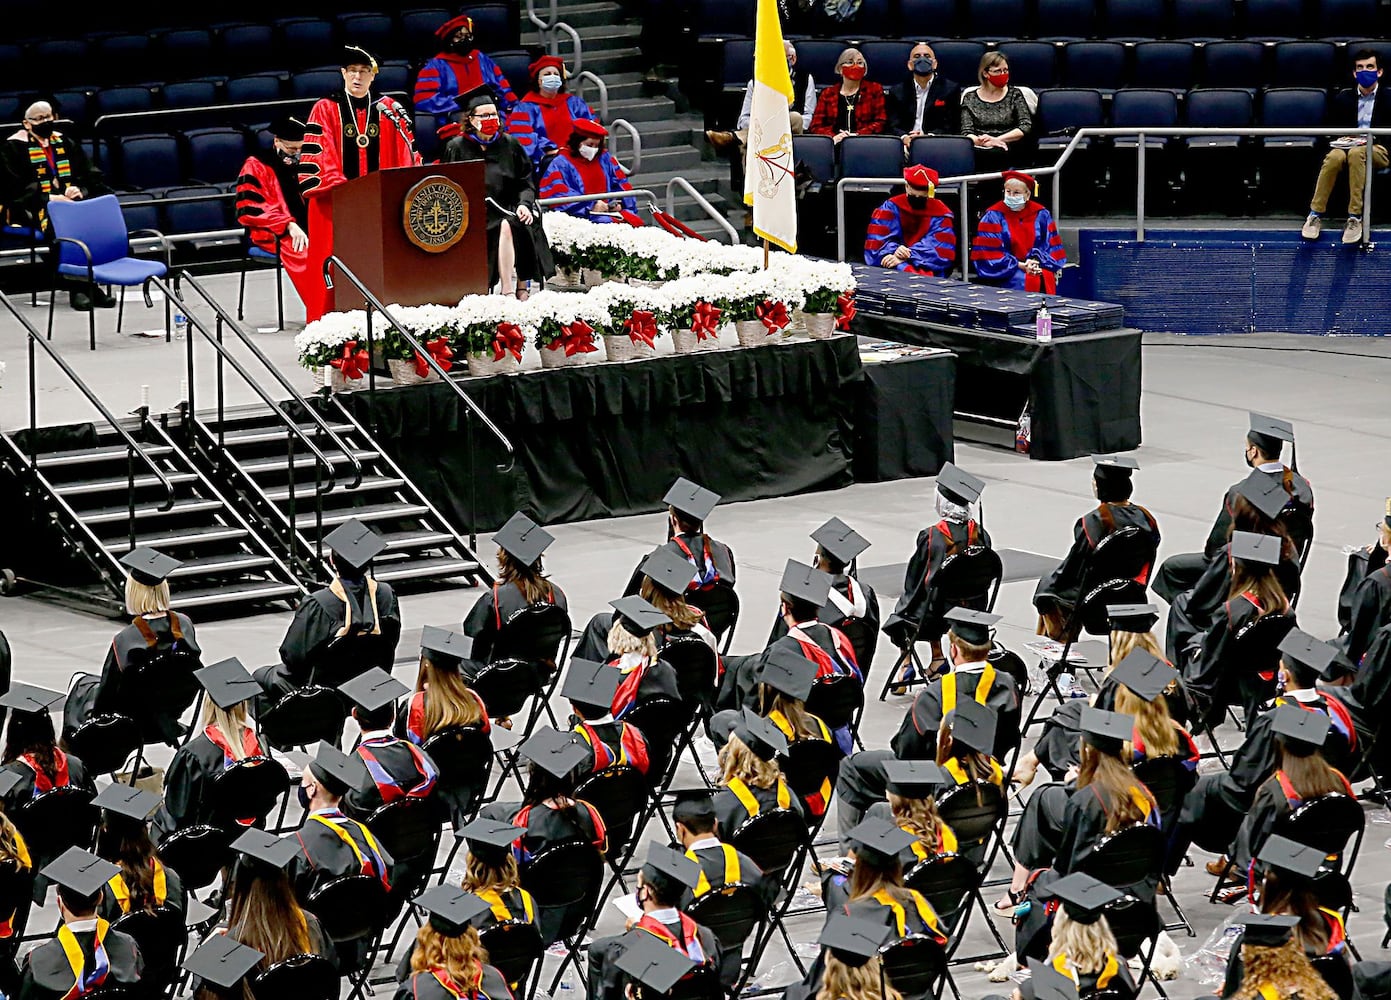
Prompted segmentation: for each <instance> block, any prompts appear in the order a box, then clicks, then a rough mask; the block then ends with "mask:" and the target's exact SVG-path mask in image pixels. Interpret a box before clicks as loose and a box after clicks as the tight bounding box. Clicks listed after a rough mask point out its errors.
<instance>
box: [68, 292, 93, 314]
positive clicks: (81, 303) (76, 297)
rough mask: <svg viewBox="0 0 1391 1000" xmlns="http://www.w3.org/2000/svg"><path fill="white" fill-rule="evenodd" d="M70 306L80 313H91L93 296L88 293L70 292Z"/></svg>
mask: <svg viewBox="0 0 1391 1000" xmlns="http://www.w3.org/2000/svg"><path fill="white" fill-rule="evenodd" d="M68 305H70V306H72V307H73V309H75V310H76V311H77V312H80V313H85V312H91V311H92V296H91V295H89V294H88V293H87V292H78V291H72V292H68Z"/></svg>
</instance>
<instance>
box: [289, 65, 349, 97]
mask: <svg viewBox="0 0 1391 1000" xmlns="http://www.w3.org/2000/svg"><path fill="white" fill-rule="evenodd" d="M342 89H343V74H342V73H341V72H340V71H339V70H337V69H329V68H326V67H324V68H320V69H307V70H304V71H303V72H302V73H295V74H294V75H292V76H291V77H290V96H291V97H303V98H305V99H306V100H311V101H317V100H318V99H319V98H321V97H327V96H328V95H329V94H334V93H338V92H339V91H341V90H342Z"/></svg>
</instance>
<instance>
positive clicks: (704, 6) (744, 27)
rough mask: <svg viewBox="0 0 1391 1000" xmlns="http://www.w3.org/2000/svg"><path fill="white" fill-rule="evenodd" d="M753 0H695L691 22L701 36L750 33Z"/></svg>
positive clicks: (727, 35)
mask: <svg viewBox="0 0 1391 1000" xmlns="http://www.w3.org/2000/svg"><path fill="white" fill-rule="evenodd" d="M754 9H755V8H754V2H753V0H697V2H696V4H695V11H694V17H693V18H692V19H691V23H692V24H694V25H695V26H696V28H697V29H698V30H699V32H700V35H701V37H703V38H708V37H716V38H719V37H729V36H731V35H734V36H737V35H752V34H753V17H754Z"/></svg>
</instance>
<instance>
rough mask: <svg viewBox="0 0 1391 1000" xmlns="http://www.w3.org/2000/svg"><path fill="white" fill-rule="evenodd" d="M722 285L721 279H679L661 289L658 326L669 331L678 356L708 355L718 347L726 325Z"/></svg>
mask: <svg viewBox="0 0 1391 1000" xmlns="http://www.w3.org/2000/svg"><path fill="white" fill-rule="evenodd" d="M723 282H724V279H723V278H715V277H708V276H701V277H692V278H678V279H676V280H675V281H669V282H667V283H666V284H665V285H663V286H662V295H663V296H664V297H665V299H666V306H665V309H664V310H663V312H662V315H661V316H660V317H659V319H658V323H659V324H660V325H663V326H666V327H668V328H669V329H670V330H671V342H672V345H673V347H674V348H675V350H676V353H677V354H691V353H693V352H695V351H711V350H715V349H717V348H718V347H719V346H720V345H719V336H720V328H721V327H722V326H724V325H725V324H726V323H727V322H728V319H727V318H726V317H725V309H726V305H725V302H724V300H723V298H721V294H722V291H723V288H724V284H723Z"/></svg>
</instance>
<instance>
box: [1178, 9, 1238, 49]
mask: <svg viewBox="0 0 1391 1000" xmlns="http://www.w3.org/2000/svg"><path fill="white" fill-rule="evenodd" d="M1174 33H1175V34H1177V35H1182V36H1183V37H1184V38H1204V39H1206V38H1233V37H1235V36H1236V5H1235V4H1234V3H1232V2H1231V0H1174Z"/></svg>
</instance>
